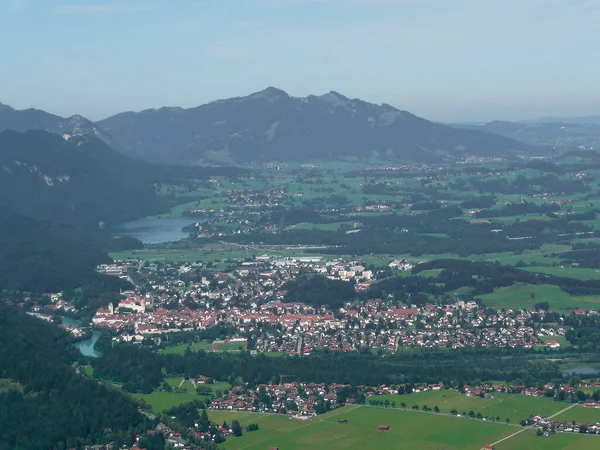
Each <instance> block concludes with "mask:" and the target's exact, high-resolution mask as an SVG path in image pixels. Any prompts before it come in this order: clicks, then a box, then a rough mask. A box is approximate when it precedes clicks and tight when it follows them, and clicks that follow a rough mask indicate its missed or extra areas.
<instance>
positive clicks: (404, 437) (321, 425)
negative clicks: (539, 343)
mask: <svg viewBox="0 0 600 450" xmlns="http://www.w3.org/2000/svg"><path fill="white" fill-rule="evenodd" d="M524 398H525V400H531V398H529V397H524ZM563 405H564V404H563ZM209 419H210V420H211V421H214V422H216V423H222V422H223V421H227V422H228V423H231V421H232V420H239V421H240V423H241V424H242V425H247V424H250V423H257V424H258V425H259V426H260V429H259V430H258V431H255V432H251V433H244V435H243V436H241V437H239V438H234V437H229V438H228V439H227V441H226V442H225V443H224V444H223V445H222V448H224V449H229V450H241V449H247V450H255V449H256V450H259V449H268V448H270V447H279V448H280V449H289V450H300V449H321V448H322V449H332V450H337V449H363V448H373V449H396V448H398V449H419V450H420V449H424V450H428V449H431V450H434V449H435V450H454V449H456V450H458V449H461V450H462V449H464V450H469V449H473V450H480V449H482V448H483V447H484V446H485V445H488V444H491V443H494V442H497V441H500V440H501V439H503V438H505V437H508V439H507V440H506V441H502V442H500V443H498V444H496V449H497V450H513V449H514V450H517V449H525V448H526V449H531V450H537V449H556V450H558V449H569V450H588V449H590V450H591V449H596V448H600V447H598V446H599V445H600V436H582V435H579V434H566V433H565V434H556V435H553V436H551V437H549V438H544V437H538V436H536V434H535V432H534V431H532V430H525V431H522V432H521V430H523V429H522V428H521V427H520V426H518V425H517V426H515V425H506V424H503V423H491V422H483V421H480V420H473V419H468V418H459V417H452V416H447V415H442V414H439V415H438V414H435V413H422V412H414V411H412V410H409V411H403V410H398V409H382V408H371V407H367V406H347V407H344V408H341V409H338V410H334V411H332V412H330V413H327V414H323V415H320V416H318V417H316V418H312V419H309V420H298V419H292V418H289V417H288V416H282V415H264V414H260V413H246V412H225V411H209ZM340 419H345V420H347V421H348V423H345V424H340V423H338V420H340ZM379 425H389V426H390V430H389V431H387V432H381V431H378V426H379ZM515 433H517V434H515ZM513 434H514V436H511V435H513ZM509 436H510V437H509Z"/></svg>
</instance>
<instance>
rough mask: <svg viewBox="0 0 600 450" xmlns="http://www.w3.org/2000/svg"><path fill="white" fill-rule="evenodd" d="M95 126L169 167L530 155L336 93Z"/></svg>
mask: <svg viewBox="0 0 600 450" xmlns="http://www.w3.org/2000/svg"><path fill="white" fill-rule="evenodd" d="M265 100H266V101H265ZM98 125H99V126H100V127H101V128H103V129H106V130H110V133H111V135H112V136H113V137H114V138H115V139H116V140H117V142H118V143H119V144H120V147H121V149H122V151H123V152H124V153H125V154H127V155H130V156H134V157H136V158H140V159H145V160H148V161H152V162H161V163H171V164H191V165H195V164H201V163H203V162H206V161H210V162H219V163H221V164H245V163H256V162H271V161H278V162H283V161H311V160H338V159H344V158H354V159H359V160H364V161H367V160H371V159H372V160H373V161H420V162H443V161H452V160H457V159H460V158H464V157H465V156H469V155H473V156H475V155H480V156H504V155H510V154H514V153H515V152H517V153H520V152H527V151H529V150H530V148H529V147H528V146H527V145H525V144H521V143H519V142H516V141H514V140H511V139H507V138H505V137H503V136H497V135H494V134H490V133H484V132H482V131H472V130H461V129H456V128H452V127H448V126H445V125H441V124H436V123H433V122H430V121H428V120H426V119H422V118H420V117H417V116H415V115H413V114H411V113H409V112H407V111H401V110H399V109H397V108H395V107H393V106H391V105H388V104H383V105H377V104H373V103H369V102H365V101H363V100H360V99H356V98H355V99H349V98H348V97H346V96H344V95H342V94H340V93H339V92H336V91H330V92H328V93H326V94H323V95H318V96H316V95H309V96H307V97H293V96H290V95H288V94H287V93H286V92H284V91H282V90H281V89H277V88H275V87H268V88H266V89H263V90H262V91H259V92H255V93H253V94H250V95H248V96H246V97H236V98H230V99H223V100H218V101H215V102H211V103H208V104H205V105H200V106H197V107H194V108H189V109H184V110H181V111H180V112H179V114H177V115H173V114H170V113H168V111H164V110H161V109H158V110H148V111H144V112H143V113H129V114H127V115H122V114H121V115H116V116H113V117H109V118H107V119H104V120H102V121H100V122H98Z"/></svg>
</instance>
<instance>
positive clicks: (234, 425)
mask: <svg viewBox="0 0 600 450" xmlns="http://www.w3.org/2000/svg"><path fill="white" fill-rule="evenodd" d="M231 432H232V433H233V435H234V436H236V437H240V436H241V435H242V426H241V425H240V422H239V420H233V421H232V422H231Z"/></svg>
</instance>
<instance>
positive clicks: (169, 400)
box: [132, 377, 231, 414]
mask: <svg viewBox="0 0 600 450" xmlns="http://www.w3.org/2000/svg"><path fill="white" fill-rule="evenodd" d="M165 381H166V382H167V383H168V384H169V385H170V386H171V388H177V387H179V386H180V389H178V390H177V392H164V391H154V392H151V393H150V394H139V393H138V394H132V395H133V396H134V397H135V398H141V399H143V400H145V401H146V402H147V403H148V404H149V405H150V406H151V407H152V411H153V412H154V413H156V414H160V413H162V412H163V411H165V410H167V409H169V408H172V407H174V406H179V405H181V404H183V403H188V402H191V401H194V400H204V399H205V398H207V396H204V395H198V394H196V388H195V387H194V385H193V384H192V382H191V381H190V380H185V379H184V378H183V377H168V378H165ZM182 381H183V383H182ZM205 386H209V387H210V388H211V389H212V390H213V392H216V391H223V390H225V389H229V388H230V387H231V385H230V384H229V383H224V382H217V383H212V384H207V385H205Z"/></svg>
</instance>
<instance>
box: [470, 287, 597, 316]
mask: <svg viewBox="0 0 600 450" xmlns="http://www.w3.org/2000/svg"><path fill="white" fill-rule="evenodd" d="M478 298H479V299H481V301H482V302H483V303H484V304H485V305H486V306H489V307H490V308H498V309H499V308H533V307H534V306H535V304H536V303H540V302H548V303H549V304H550V307H551V308H552V309H554V310H556V311H560V312H565V313H570V312H571V311H573V310H574V309H577V308H583V309H590V308H597V307H598V305H600V297H594V296H571V295H569V294H568V293H566V292H564V291H563V290H562V289H560V287H558V286H553V285H549V284H538V285H533V284H526V283H517V284H514V285H512V286H508V287H501V288H496V289H494V292H492V293H490V294H485V295H480V296H479V297H478Z"/></svg>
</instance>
